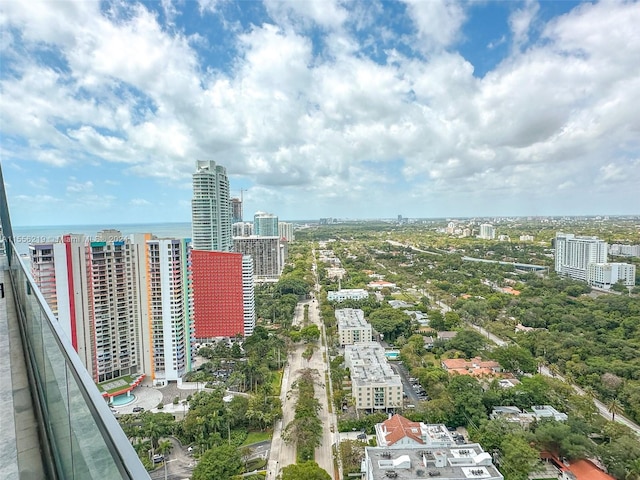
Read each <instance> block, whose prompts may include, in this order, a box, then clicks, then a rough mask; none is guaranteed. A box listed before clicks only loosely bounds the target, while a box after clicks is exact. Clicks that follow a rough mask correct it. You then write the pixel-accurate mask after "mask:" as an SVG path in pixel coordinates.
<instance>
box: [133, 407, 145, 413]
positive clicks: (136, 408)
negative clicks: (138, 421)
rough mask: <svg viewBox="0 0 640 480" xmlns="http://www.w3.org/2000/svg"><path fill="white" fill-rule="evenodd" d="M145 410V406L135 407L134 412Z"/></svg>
mask: <svg viewBox="0 0 640 480" xmlns="http://www.w3.org/2000/svg"><path fill="white" fill-rule="evenodd" d="M138 412H144V408H143V407H133V413H138Z"/></svg>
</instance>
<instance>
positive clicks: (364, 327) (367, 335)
mask: <svg viewBox="0 0 640 480" xmlns="http://www.w3.org/2000/svg"><path fill="white" fill-rule="evenodd" d="M335 316H336V320H337V322H338V336H339V337H340V346H343V347H344V346H345V345H353V344H354V343H369V342H371V341H372V336H371V335H372V334H371V324H370V323H369V322H367V321H366V320H365V319H364V312H363V311H362V310H360V309H357V308H340V309H337V310H336V313H335Z"/></svg>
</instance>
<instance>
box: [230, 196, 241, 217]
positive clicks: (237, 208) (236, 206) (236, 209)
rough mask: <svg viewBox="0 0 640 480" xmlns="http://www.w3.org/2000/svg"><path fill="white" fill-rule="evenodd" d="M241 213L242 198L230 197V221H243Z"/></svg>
mask: <svg viewBox="0 0 640 480" xmlns="http://www.w3.org/2000/svg"><path fill="white" fill-rule="evenodd" d="M242 217H243V215H242V199H241V198H237V197H235V198H232V199H231V222H232V223H238V222H242V221H243V218H242Z"/></svg>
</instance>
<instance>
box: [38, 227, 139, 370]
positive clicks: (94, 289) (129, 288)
mask: <svg viewBox="0 0 640 480" xmlns="http://www.w3.org/2000/svg"><path fill="white" fill-rule="evenodd" d="M112 239H114V240H112ZM62 240H63V241H62V242H60V243H55V244H41V245H32V246H30V254H31V265H32V267H31V268H32V272H34V274H35V275H34V277H37V279H36V278H34V279H35V280H36V283H37V284H38V285H42V286H43V287H44V288H45V290H46V295H45V300H47V302H48V303H49V305H51V306H52V310H53V311H54V312H55V314H57V316H58V321H59V323H60V325H61V327H62V329H63V330H64V331H65V332H66V334H67V335H68V337H69V339H70V340H71V343H72V345H73V347H74V348H75V349H76V351H77V352H78V355H79V356H80V358H81V359H82V361H83V363H84V365H85V367H86V368H87V370H88V371H89V372H90V373H91V374H92V376H93V379H94V381H96V382H103V381H105V380H109V379H112V378H117V377H120V376H122V375H130V374H135V373H138V372H139V371H140V370H141V363H142V362H141V352H142V348H141V332H140V311H141V297H140V290H139V288H140V285H139V283H138V282H136V281H132V278H136V277H137V276H138V275H139V270H140V262H139V260H140V259H139V257H138V255H137V253H136V249H135V248H134V246H133V244H132V242H131V241H125V240H123V239H122V235H121V234H120V233H119V232H117V235H115V236H114V234H113V232H101V234H100V235H99V236H98V238H97V241H88V240H86V239H85V237H84V236H83V235H64V236H63V239H62Z"/></svg>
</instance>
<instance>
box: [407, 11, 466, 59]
mask: <svg viewBox="0 0 640 480" xmlns="http://www.w3.org/2000/svg"><path fill="white" fill-rule="evenodd" d="M404 2H405V3H406V4H407V11H408V12H409V15H410V16H411V18H412V19H413V22H414V24H415V26H416V29H417V30H418V35H417V42H416V44H415V45H414V48H416V49H418V50H420V51H426V52H430V51H432V50H438V49H440V48H447V47H449V46H451V45H453V44H454V43H455V42H456V41H458V40H459V38H460V29H461V27H462V25H463V23H464V21H465V19H466V14H465V12H464V9H463V8H462V6H461V4H460V3H459V2H457V1H455V0H434V1H426V2H425V1H421V0H404Z"/></svg>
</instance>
